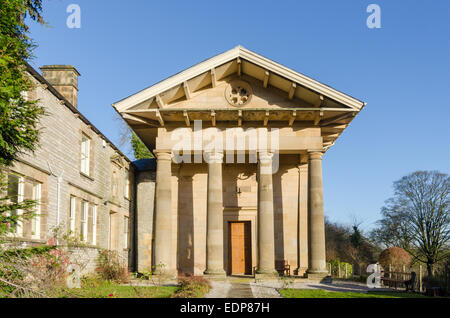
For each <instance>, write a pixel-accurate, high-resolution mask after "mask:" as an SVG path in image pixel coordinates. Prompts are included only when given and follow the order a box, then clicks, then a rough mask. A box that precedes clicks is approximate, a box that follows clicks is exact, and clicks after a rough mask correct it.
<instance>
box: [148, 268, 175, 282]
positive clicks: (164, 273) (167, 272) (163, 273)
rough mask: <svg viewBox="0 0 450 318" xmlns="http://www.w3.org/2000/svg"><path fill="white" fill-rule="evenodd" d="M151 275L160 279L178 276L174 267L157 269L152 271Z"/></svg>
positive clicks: (170, 278)
mask: <svg viewBox="0 0 450 318" xmlns="http://www.w3.org/2000/svg"><path fill="white" fill-rule="evenodd" d="M153 275H155V276H158V277H160V278H161V279H162V280H172V279H177V278H178V271H177V270H176V269H162V270H161V269H157V270H154V271H153Z"/></svg>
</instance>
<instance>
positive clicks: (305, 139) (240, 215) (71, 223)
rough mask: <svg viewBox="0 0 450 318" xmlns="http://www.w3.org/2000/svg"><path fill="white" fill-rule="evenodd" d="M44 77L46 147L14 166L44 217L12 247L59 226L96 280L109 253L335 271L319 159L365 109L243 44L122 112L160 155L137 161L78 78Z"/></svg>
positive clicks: (59, 70)
mask: <svg viewBox="0 0 450 318" xmlns="http://www.w3.org/2000/svg"><path fill="white" fill-rule="evenodd" d="M41 70H42V75H41V74H39V72H37V71H36V70H35V69H34V68H33V67H31V66H29V65H28V68H27V72H28V73H29V75H30V77H31V79H32V81H33V83H34V89H33V90H32V91H31V92H27V93H26V94H27V97H28V98H30V99H39V102H40V103H41V104H42V105H43V106H44V108H45V110H46V113H47V115H46V116H43V117H42V119H41V122H40V127H39V128H40V129H41V131H42V133H41V139H40V146H39V147H38V149H37V150H36V151H35V152H34V153H24V154H22V155H21V156H20V158H19V159H18V160H17V161H16V162H15V164H14V166H13V167H11V168H10V169H9V171H8V184H9V186H8V194H9V195H10V196H13V197H15V198H16V200H18V201H20V200H24V199H35V200H37V201H38V202H39V204H38V206H37V207H36V212H37V214H38V215H37V216H36V217H35V218H33V219H32V220H28V221H24V222H23V224H18V225H17V228H16V233H15V235H14V237H13V239H17V240H18V241H20V242H24V243H26V244H31V245H35V244H42V243H44V242H46V241H47V240H48V239H49V238H51V237H53V236H54V234H53V230H54V229H55V228H60V229H62V231H63V232H64V233H69V234H70V235H72V236H73V237H74V238H76V239H79V240H80V242H81V243H82V244H81V246H82V250H83V253H82V254H83V255H84V256H85V257H87V258H88V259H89V260H90V267H89V268H88V271H92V270H93V269H94V266H95V262H94V260H95V258H96V256H97V253H98V250H99V249H110V250H115V251H117V252H118V253H119V255H121V256H122V259H123V260H124V262H125V263H127V264H128V266H129V268H130V270H137V271H140V272H143V271H149V270H151V269H154V270H156V271H164V272H166V273H168V274H169V275H171V276H175V275H177V274H186V273H189V274H194V275H204V274H206V275H212V276H222V275H243V274H244V275H253V274H255V275H263V276H266V275H273V274H274V273H275V271H277V270H283V269H284V268H285V267H287V266H286V265H288V266H289V267H290V270H291V274H295V275H298V276H305V275H308V277H316V276H318V277H322V276H325V275H326V274H327V269H326V265H325V261H326V257H325V231H324V209H323V182H322V158H323V155H324V153H325V152H326V151H327V150H328V149H329V148H330V147H331V146H333V145H334V143H335V142H336V140H337V138H338V137H339V136H340V134H341V133H342V132H343V131H344V129H345V128H346V127H347V126H348V125H349V124H350V122H351V121H352V120H353V118H354V117H355V116H356V115H357V114H358V112H359V111H361V109H362V108H363V107H364V106H365V103H364V102H361V101H359V100H357V99H355V98H353V97H351V96H349V95H346V94H344V93H341V92H339V91H337V90H335V89H333V88H331V87H329V86H327V85H324V84H322V83H320V82H318V81H316V80H314V79H311V78H309V77H307V76H305V75H303V74H300V73H298V72H295V71H293V70H291V69H289V68H287V67H285V66H283V65H281V64H279V63H276V62H274V61H272V60H269V59H267V58H265V57H263V56H261V55H258V54H256V53H254V52H252V51H249V50H247V49H245V48H243V47H240V46H238V47H236V48H234V49H232V50H230V51H227V52H225V53H222V54H219V55H217V56H215V57H212V58H210V59H208V60H205V61H203V62H201V63H199V64H197V65H195V66H193V67H190V68H188V69H186V70H184V71H182V72H180V73H178V74H176V75H174V76H172V77H169V78H167V79H165V80H163V81H161V82H159V83H157V84H155V85H153V86H151V87H148V88H146V89H144V90H142V91H140V92H138V93H136V94H134V95H132V96H129V97H127V98H125V99H123V100H121V101H119V102H117V103H115V104H113V107H114V108H115V109H116V110H117V112H118V113H119V114H120V115H121V116H122V118H123V119H124V120H125V121H126V122H127V124H128V125H129V126H130V127H131V129H132V130H133V131H134V132H135V133H136V134H137V135H138V136H139V137H140V138H141V140H142V141H143V142H144V143H145V145H146V146H147V147H148V149H150V150H151V151H152V152H153V153H154V155H155V157H156V159H148V160H138V161H135V162H131V161H130V160H129V159H128V158H127V157H126V156H125V155H124V154H123V153H121V152H120V150H119V149H118V148H117V147H116V146H114V144H113V143H112V142H111V141H109V140H108V138H107V137H105V136H104V135H103V134H102V133H101V132H100V131H99V130H98V129H97V128H96V127H95V126H94V125H93V124H92V123H91V122H90V121H89V120H88V119H87V118H86V117H85V116H83V114H81V113H80V112H79V110H78V108H77V105H78V76H79V75H80V74H79V73H78V71H77V70H76V69H75V68H74V67H73V66H67V65H49V66H44V67H42V68H41ZM92 106H93V107H95V106H96V105H92ZM99 111H100V110H99ZM13 213H21V211H15V212H13ZM80 255H81V254H80ZM86 255H87V256H86Z"/></svg>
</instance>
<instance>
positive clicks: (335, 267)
mask: <svg viewBox="0 0 450 318" xmlns="http://www.w3.org/2000/svg"><path fill="white" fill-rule="evenodd" d="M330 265H331V274H332V276H334V277H342V278H344V277H347V278H350V277H352V276H353V266H352V264H349V263H346V262H341V261H340V260H339V259H334V260H331V261H330V262H329V263H328V264H327V268H329V266H330ZM339 268H340V274H341V275H339ZM346 269H347V276H345V273H346V271H345V270H346Z"/></svg>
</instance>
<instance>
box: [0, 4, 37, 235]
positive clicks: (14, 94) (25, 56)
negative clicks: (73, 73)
mask: <svg viewBox="0 0 450 318" xmlns="http://www.w3.org/2000/svg"><path fill="white" fill-rule="evenodd" d="M41 12H42V0H1V1H0V193H1V194H2V195H4V193H6V194H8V178H7V177H6V173H5V172H7V168H8V166H10V165H12V163H13V161H14V159H16V158H17V156H18V155H19V154H20V153H22V152H24V151H33V150H35V148H36V146H37V143H38V141H39V130H38V128H37V125H38V123H39V118H40V116H41V115H42V114H43V113H44V110H43V108H42V107H41V106H40V105H39V104H38V103H37V101H36V100H30V99H29V98H28V97H27V96H26V94H25V92H29V91H31V90H32V89H33V85H32V81H31V79H30V77H29V75H28V74H27V72H26V66H27V64H26V63H27V62H26V61H27V60H29V59H30V58H32V56H33V55H32V52H33V49H34V48H35V47H36V45H35V43H34V42H33V41H32V39H31V38H30V37H29V36H28V32H29V28H28V25H27V24H26V18H27V17H30V18H31V20H34V21H37V22H39V23H40V24H43V23H44V21H43V18H42V16H41ZM33 204H34V203H33V202H32V201H30V200H25V201H23V202H19V201H18V200H17V198H15V197H14V195H12V196H8V195H6V196H5V197H2V198H1V199H0V236H1V235H2V234H4V233H5V232H8V231H11V229H12V228H13V225H14V224H16V223H17V222H18V221H19V219H20V218H26V217H27V216H29V213H30V212H31V211H32V207H33ZM19 209H20V210H23V212H24V213H23V214H22V216H19V215H17V214H15V213H14V211H16V210H19Z"/></svg>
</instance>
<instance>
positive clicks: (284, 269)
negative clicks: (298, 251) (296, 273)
mask: <svg viewBox="0 0 450 318" xmlns="http://www.w3.org/2000/svg"><path fill="white" fill-rule="evenodd" d="M275 270H276V271H277V272H278V273H279V274H280V275H283V276H291V265H289V263H288V261H286V260H276V261H275Z"/></svg>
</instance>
